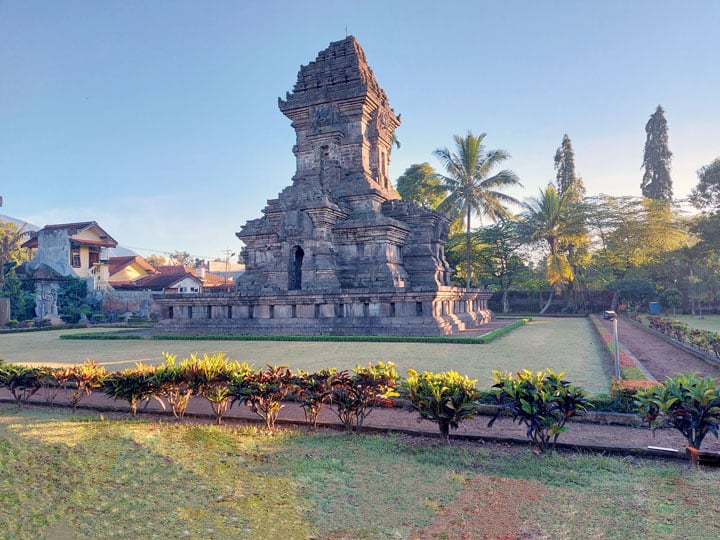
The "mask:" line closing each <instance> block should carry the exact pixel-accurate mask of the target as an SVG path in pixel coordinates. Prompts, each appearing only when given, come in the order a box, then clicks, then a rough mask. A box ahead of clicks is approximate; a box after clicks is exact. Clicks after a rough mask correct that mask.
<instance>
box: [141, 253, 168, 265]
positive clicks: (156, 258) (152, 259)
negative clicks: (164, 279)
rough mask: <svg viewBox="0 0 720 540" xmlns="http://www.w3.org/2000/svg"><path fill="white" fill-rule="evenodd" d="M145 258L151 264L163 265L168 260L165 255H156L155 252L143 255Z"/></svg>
mask: <svg viewBox="0 0 720 540" xmlns="http://www.w3.org/2000/svg"><path fill="white" fill-rule="evenodd" d="M145 260H146V261H147V262H148V263H149V264H152V265H153V266H165V265H166V264H168V260H167V259H166V258H165V257H163V256H162V255H156V254H155V253H153V254H152V255H150V256H148V257H145Z"/></svg>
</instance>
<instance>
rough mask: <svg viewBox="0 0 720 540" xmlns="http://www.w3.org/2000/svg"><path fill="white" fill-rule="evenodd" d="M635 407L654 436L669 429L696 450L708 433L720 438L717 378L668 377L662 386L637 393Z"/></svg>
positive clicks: (683, 374)
mask: <svg viewBox="0 0 720 540" xmlns="http://www.w3.org/2000/svg"><path fill="white" fill-rule="evenodd" d="M635 404H636V406H637V408H638V410H639V411H640V414H642V416H643V420H644V422H646V423H647V424H648V426H649V427H650V429H652V430H653V432H654V431H655V430H656V429H657V428H659V427H664V426H670V427H672V428H674V429H677V430H678V431H679V432H680V433H682V434H683V435H684V436H685V438H686V439H687V443H688V446H691V447H692V448H695V449H696V450H699V449H700V446H701V445H702V442H703V440H704V439H705V436H706V435H707V434H708V433H712V434H713V435H715V437H717V436H718V425H719V424H720V387H718V385H717V379H716V378H715V377H699V376H698V374H697V372H694V373H680V374H678V375H677V376H675V377H668V378H667V379H666V380H665V384H664V385H663V386H657V387H655V388H650V389H648V390H644V391H643V390H641V391H638V392H637V394H636V398H635Z"/></svg>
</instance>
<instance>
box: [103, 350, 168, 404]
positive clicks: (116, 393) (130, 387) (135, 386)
mask: <svg viewBox="0 0 720 540" xmlns="http://www.w3.org/2000/svg"><path fill="white" fill-rule="evenodd" d="M103 390H104V392H105V395H107V396H109V397H111V398H113V399H114V400H116V401H117V400H118V399H120V400H123V401H127V402H128V403H129V404H130V411H131V414H132V416H136V415H137V408H138V403H140V402H141V401H145V400H147V401H150V400H151V399H157V400H158V402H160V404H161V405H162V406H163V407H165V404H164V403H163V402H162V401H161V400H160V397H159V396H158V391H159V388H158V385H157V381H156V379H155V367H154V366H148V365H146V364H142V363H140V362H138V363H137V364H135V367H134V368H127V369H124V370H122V371H118V372H115V373H112V374H110V375H109V376H107V377H106V378H105V380H104V381H103Z"/></svg>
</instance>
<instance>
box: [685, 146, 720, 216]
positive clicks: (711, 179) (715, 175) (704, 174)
mask: <svg viewBox="0 0 720 540" xmlns="http://www.w3.org/2000/svg"><path fill="white" fill-rule="evenodd" d="M697 175H698V184H697V186H695V187H694V188H693V190H692V192H691V193H690V202H692V203H693V205H694V206H695V207H696V208H701V209H710V210H718V209H720V157H719V158H715V160H714V161H713V162H712V163H710V164H709V165H705V166H704V167H702V168H701V169H700V170H699V171H698V172H697Z"/></svg>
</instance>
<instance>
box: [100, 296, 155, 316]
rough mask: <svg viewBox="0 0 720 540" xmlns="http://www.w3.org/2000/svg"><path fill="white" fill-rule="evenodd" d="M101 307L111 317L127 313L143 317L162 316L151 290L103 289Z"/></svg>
mask: <svg viewBox="0 0 720 540" xmlns="http://www.w3.org/2000/svg"><path fill="white" fill-rule="evenodd" d="M101 307H102V311H103V313H105V314H107V315H109V316H110V317H112V316H113V315H114V316H120V315H124V314H126V313H131V314H132V316H133V317H140V318H143V319H150V318H156V317H159V316H160V306H159V305H158V304H157V303H156V302H155V298H154V296H153V293H152V292H149V291H103V292H102V301H101Z"/></svg>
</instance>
